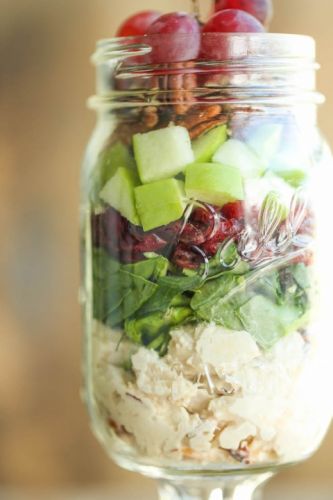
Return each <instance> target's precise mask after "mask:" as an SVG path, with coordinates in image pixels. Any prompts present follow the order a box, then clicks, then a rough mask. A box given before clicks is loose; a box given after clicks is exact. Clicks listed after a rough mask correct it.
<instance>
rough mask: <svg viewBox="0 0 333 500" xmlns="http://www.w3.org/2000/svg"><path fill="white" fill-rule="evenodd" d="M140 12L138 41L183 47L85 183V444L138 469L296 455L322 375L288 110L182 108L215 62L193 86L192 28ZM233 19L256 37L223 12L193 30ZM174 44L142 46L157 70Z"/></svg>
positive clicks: (301, 163) (315, 418)
mask: <svg viewBox="0 0 333 500" xmlns="http://www.w3.org/2000/svg"><path fill="white" fill-rule="evenodd" d="M217 3H218V2H217ZM222 3H223V2H222ZM153 14H154V13H150V16H151V17H149V16H148V14H147V13H145V16H144V20H146V21H147V19H148V17H149V23H151V24H149V27H147V26H144V28H142V22H143V20H142V19H141V24H140V23H139V25H140V29H144V30H145V31H144V33H145V32H146V33H148V35H151V34H154V35H155V34H156V33H157V34H158V33H162V34H163V33H172V29H177V26H179V24H180V25H181V26H185V28H184V29H185V33H186V29H187V30H188V32H189V33H190V34H192V35H193V33H198V34H199V36H198V47H195V44H191V46H190V47H189V46H188V45H184V44H180V45H178V46H177V50H178V51H180V53H179V52H178V56H179V57H176V59H174V60H176V61H177V62H175V63H171V71H168V72H164V73H163V72H161V71H160V72H158V71H157V72H156V74H157V76H156V75H154V78H155V79H156V80H155V82H157V85H156V89H155V97H154V102H153V104H150V103H148V104H145V105H144V106H140V107H138V108H137V109H135V111H134V112H133V110H130V111H129V112H128V114H127V115H126V117H125V116H124V114H123V115H122V119H121V120H120V121H119V123H118V125H117V126H116V127H115V130H114V131H113V133H112V135H111V136H110V139H109V140H108V142H107V144H106V146H105V147H104V149H103V151H102V152H101V154H100V155H99V158H98V161H97V163H96V165H95V168H94V171H93V174H92V179H93V180H92V183H91V184H92V189H91V196H90V213H91V217H90V228H91V257H92V294H93V310H92V316H93V325H92V331H91V335H92V365H93V366H92V390H93V395H94V402H95V406H96V413H97V417H96V416H95V420H96V418H97V420H98V432H99V434H100V435H102V436H103V440H110V442H111V441H112V443H113V444H112V450H113V452H114V453H115V454H117V453H119V454H127V455H128V456H131V457H132V458H133V457H134V459H135V457H137V459H138V460H139V459H140V460H144V461H145V462H146V463H156V462H157V461H158V463H161V464H166V465H167V464H172V465H173V466H175V464H176V465H177V464H179V465H181V466H185V467H186V466H187V465H189V466H193V464H194V465H195V464H200V465H210V466H211V465H212V464H213V465H214V464H219V466H221V464H222V465H224V466H225V467H236V466H237V467H239V466H241V465H254V466H258V465H262V464H267V463H273V462H274V463H275V462H279V463H287V462H292V461H295V460H299V459H300V458H303V457H304V458H305V457H306V455H308V454H310V453H311V452H312V451H313V449H314V448H316V447H317V446H318V445H319V442H320V440H321V438H322V436H323V434H324V432H325V430H326V425H327V419H325V422H323V413H322V404H321V402H320V401H318V404H317V405H316V407H315V410H316V411H314V405H313V402H312V401H311V398H309V388H311V387H313V373H314V372H315V371H316V370H318V369H320V367H318V363H319V362H318V358H317V356H316V335H317V330H316V321H315V314H314V309H315V304H316V301H317V285H316V275H315V273H314V267H315V265H314V264H315V255H314V240H315V226H316V224H315V217H314V213H313V210H312V207H311V203H310V202H309V197H308V194H307V185H308V180H309V178H310V176H311V168H312V164H311V161H310V158H309V156H308V155H307V153H305V152H304V151H305V149H306V148H305V147H304V144H303V139H302V137H301V134H299V130H298V127H297V124H296V122H295V120H294V117H293V115H292V113H291V112H290V111H289V110H288V111H285V110H284V111H280V110H279V112H276V111H275V113H270V112H265V111H264V110H263V109H262V108H261V107H260V106H259V105H258V104H256V105H254V106H251V105H246V106H233V105H232V104H230V101H229V103H227V104H224V103H223V102H222V100H221V99H220V101H219V99H217V98H216V94H215V99H210V100H209V99H207V100H205V101H203V100H198V99H196V93H195V89H196V88H197V87H198V86H200V85H201V86H205V87H206V88H208V89H211V92H213V91H214V87H216V86H217V85H218V84H219V82H220V80H219V79H221V78H223V79H224V82H225V81H226V79H227V80H228V78H231V76H228V72H222V73H223V74H222V76H221V71H219V70H218V69H217V68H214V67H213V69H212V72H211V74H210V76H209V77H207V76H205V77H204V81H203V80H202V78H203V77H201V76H200V74H198V75H197V74H196V73H194V72H193V71H191V68H193V65H194V63H192V62H189V59H191V60H194V59H195V58H200V57H203V58H204V57H205V55H202V54H206V55H207V54H208V53H209V51H214V50H215V53H214V54H213V56H212V58H213V59H219V55H218V50H220V49H219V48H218V47H217V48H216V45H214V43H213V42H214V39H210V38H209V37H207V38H206V42H205V41H204V40H205V38H202V39H201V38H200V37H201V35H200V26H199V24H198V22H197V20H196V19H195V18H194V17H192V16H190V15H187V14H180V13H174V14H169V15H166V16H162V17H159V16H158V15H157V14H156V13H155V15H153ZM131 19H132V20H131V21H130V24H131V23H132V24H133V18H131ZM136 21H137V19H136ZM147 22H148V21H147ZM177 23H178V24H177ZM186 23H187V24H186ZM223 23H224V24H223ZM230 23H231V24H230ZM232 23H233V24H232ZM237 23H239V26H240V29H239V31H245V32H247V31H249V32H251V31H254V32H258V31H263V30H264V28H263V27H262V25H261V24H260V22H259V21H258V20H256V19H255V18H254V17H252V16H251V15H250V14H247V13H244V12H242V11H236V12H230V9H228V10H227V11H226V10H224V9H222V10H221V11H218V12H217V14H215V15H214V16H213V18H212V19H211V20H210V21H208V22H207V24H206V25H205V26H204V27H203V28H202V31H203V33H211V32H223V31H230V26H231V27H232V30H233V31H237V26H238V25H237ZM251 23H252V24H251ZM143 24H144V23H143ZM124 26H125V28H126V29H128V26H127V27H126V23H125V25H124ZM124 26H123V28H122V29H123V30H125V31H124V33H122V32H120V33H119V35H120V36H121V35H122V34H125V35H128V34H129V35H132V34H134V35H135V34H137V32H135V33H132V32H128V31H126V29H125V28H124ZM186 26H187V28H186ZM223 27H225V29H224V28H223ZM136 29H138V28H136ZM139 34H141V33H139ZM200 40H201V41H200ZM171 43H172V40H171V39H169V41H168V44H166V45H163V47H161V45H156V46H154V44H153V48H152V54H153V58H152V61H153V63H154V64H158V65H160V64H161V63H163V64H164V65H165V64H167V63H168V64H169V63H170V60H169V59H168V58H169V57H171V56H172V58H175V53H177V50H176V51H172V47H171V46H170V44H171ZM200 44H201V45H200ZM215 44H216V40H215ZM163 51H164V53H163ZM182 51H183V52H182ZM188 51H190V52H191V55H190V56H189V55H188ZM193 51H194V53H195V54H193ZM170 54H171V56H170ZM179 54H180V55H179ZM183 56H184V57H183ZM163 57H164V59H163ZM169 70H170V68H169ZM127 71H128V69H127ZM138 78H142V75H139V76H138ZM161 79H163V85H164V87H163V89H162V90H161V85H160V81H161ZM121 81H123V80H121ZM122 85H123V87H121V88H122V89H124V84H123V83H122ZM224 85H225V87H227V86H228V84H227V83H225V84H224ZM207 95H208V94H207ZM316 412H317V414H316Z"/></svg>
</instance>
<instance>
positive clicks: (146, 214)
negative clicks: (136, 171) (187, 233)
mask: <svg viewBox="0 0 333 500" xmlns="http://www.w3.org/2000/svg"><path fill="white" fill-rule="evenodd" d="M134 191H135V200H136V207H137V211H138V213H139V216H140V220H141V223H142V226H143V229H144V230H145V231H150V230H151V229H154V228H156V227H160V226H164V225H166V224H169V223H170V222H173V221H175V220H178V219H180V218H181V217H182V215H183V213H184V211H185V208H186V200H185V193H184V183H183V182H182V181H178V180H176V179H166V180H161V181H157V182H152V183H150V184H145V185H143V186H138V187H136V188H135V190H134Z"/></svg>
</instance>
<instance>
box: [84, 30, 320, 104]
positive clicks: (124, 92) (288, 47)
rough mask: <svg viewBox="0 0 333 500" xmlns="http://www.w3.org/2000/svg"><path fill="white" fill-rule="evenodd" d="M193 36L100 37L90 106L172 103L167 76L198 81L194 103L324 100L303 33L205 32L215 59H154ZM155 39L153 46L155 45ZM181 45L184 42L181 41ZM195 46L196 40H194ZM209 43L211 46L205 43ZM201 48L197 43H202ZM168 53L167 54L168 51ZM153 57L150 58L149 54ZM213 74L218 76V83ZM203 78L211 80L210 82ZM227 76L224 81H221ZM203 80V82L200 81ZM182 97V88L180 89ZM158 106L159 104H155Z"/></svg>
mask: <svg viewBox="0 0 333 500" xmlns="http://www.w3.org/2000/svg"><path fill="white" fill-rule="evenodd" d="M193 36H194V35H188V34H177V35H174V34H172V35H171V34H162V35H160V34H156V35H144V36H132V37H121V38H119V37H118V38H109V39H102V40H100V41H98V42H97V50H96V52H95V53H94V55H93V57H92V62H93V63H94V64H95V65H96V67H97V96H95V97H92V98H91V99H89V101H88V102H89V106H90V107H93V108H95V109H96V108H97V109H102V108H103V107H109V106H110V104H111V103H112V105H113V106H114V107H115V106H119V107H125V106H127V105H132V104H133V103H134V102H135V103H136V104H137V105H149V104H151V103H152V102H153V101H154V99H155V98H156V96H157V95H159V97H161V96H162V97H163V99H164V100H170V99H173V95H172V94H173V92H172V89H171V88H168V86H165V84H166V81H167V79H168V78H171V79H174V80H177V78H183V77H186V78H188V79H191V78H192V76H193V77H194V78H198V79H197V82H198V85H197V87H196V88H195V89H193V90H192V91H191V93H192V95H195V98H196V99H197V100H198V102H201V101H202V100H203V99H206V96H207V95H209V98H210V99H217V100H218V99H221V98H222V97H223V98H224V99H227V100H228V102H235V100H236V101H239V102H242V103H243V104H244V103H245V102H260V103H262V104H264V103H269V102H272V103H276V104H285V103H288V104H290V103H292V104H293V103H296V102H299V103H300V102H312V103H314V104H320V103H322V102H323V101H324V98H323V96H322V95H321V94H319V93H318V92H316V90H315V88H316V84H315V82H316V79H315V72H316V70H317V69H318V68H319V65H318V64H317V63H316V43H315V40H314V39H313V38H312V37H311V36H308V35H298V34H284V33H281V34H280V33H204V34H202V35H201V36H202V37H204V39H205V40H207V41H208V44H207V47H210V46H212V47H213V49H214V50H213V51H214V52H215V55H214V57H212V56H211V54H210V53H209V50H207V52H208V56H205V55H203V52H202V51H201V52H199V49H198V54H199V55H198V56H197V57H194V58H193V59H190V60H183V61H177V60H175V61H174V60H173V59H172V61H173V62H166V63H161V62H156V61H154V55H153V54H154V52H153V51H154V50H156V47H159V46H160V45H161V46H163V43H166V45H167V46H169V47H174V46H176V45H175V44H177V43H179V46H180V47H181V48H183V47H184V45H186V44H187V45H190V43H191V38H192V37H193ZM157 41H158V42H157ZM184 42H185V43H184ZM195 42H196V44H197V42H198V39H197V38H196V40H195ZM210 44H212V45H210ZM201 46H202V45H201ZM171 52H172V51H171ZM151 53H152V56H151ZM214 75H220V76H221V79H220V81H218V80H217V79H216V78H215V79H214ZM206 76H208V77H210V76H212V77H213V78H212V79H213V81H214V82H215V83H213V84H209V83H208V84H206V83H205V81H209V78H208V79H207V78H206ZM223 76H226V78H223ZM203 82H204V83H203ZM180 92H181V93H183V94H184V98H186V95H185V94H187V93H188V90H187V89H185V88H184V89H180V90H179V92H178V93H180ZM158 102H159V101H158Z"/></svg>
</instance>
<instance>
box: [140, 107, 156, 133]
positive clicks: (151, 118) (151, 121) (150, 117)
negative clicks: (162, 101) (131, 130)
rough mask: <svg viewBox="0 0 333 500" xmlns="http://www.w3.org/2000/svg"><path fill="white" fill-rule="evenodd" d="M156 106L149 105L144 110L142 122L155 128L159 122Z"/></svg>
mask: <svg viewBox="0 0 333 500" xmlns="http://www.w3.org/2000/svg"><path fill="white" fill-rule="evenodd" d="M157 111H158V110H157V107H156V106H147V107H146V108H144V109H143V112H142V122H143V123H144V124H145V125H146V127H148V128H154V127H156V125H157V124H158V112H157Z"/></svg>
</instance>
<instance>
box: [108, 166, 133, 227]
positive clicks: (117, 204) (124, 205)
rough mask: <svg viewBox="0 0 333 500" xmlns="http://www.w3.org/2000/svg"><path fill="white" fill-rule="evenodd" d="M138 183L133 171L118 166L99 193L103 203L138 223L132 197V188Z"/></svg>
mask: <svg viewBox="0 0 333 500" xmlns="http://www.w3.org/2000/svg"><path fill="white" fill-rule="evenodd" d="M138 183H139V182H138V178H137V175H136V173H135V172H134V171H132V170H128V169H127V168H125V167H119V168H118V170H117V172H116V173H115V175H114V176H113V177H111V179H110V180H109V181H108V182H107V183H106V184H105V186H104V188H103V189H102V191H101V192H100V195H99V196H100V198H101V199H102V200H103V201H105V203H107V204H108V205H110V206H111V207H113V208H115V209H116V210H118V212H120V213H121V215H122V216H123V217H125V218H126V219H128V220H129V221H130V222H132V224H136V225H139V224H140V219H139V216H138V213H137V210H136V206H135V198H134V188H135V186H137V185H138Z"/></svg>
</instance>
